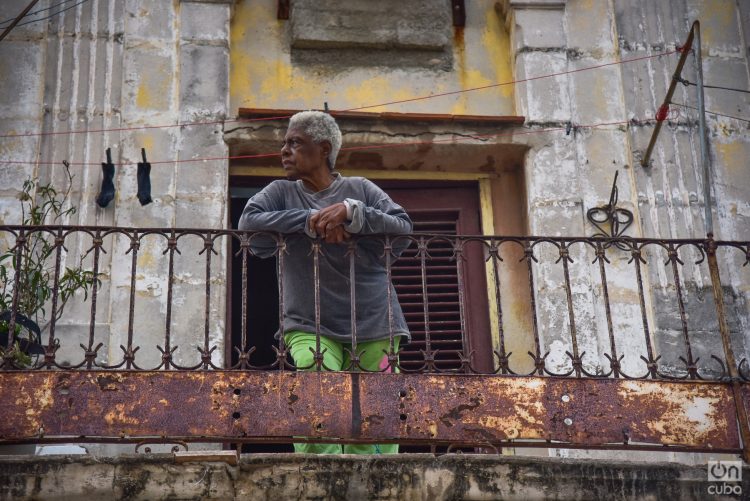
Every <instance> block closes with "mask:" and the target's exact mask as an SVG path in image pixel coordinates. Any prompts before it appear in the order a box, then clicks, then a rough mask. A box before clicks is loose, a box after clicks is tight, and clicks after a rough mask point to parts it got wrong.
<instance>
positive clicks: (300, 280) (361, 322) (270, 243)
mask: <svg viewBox="0 0 750 501" xmlns="http://www.w3.org/2000/svg"><path fill="white" fill-rule="evenodd" d="M335 176H336V179H335V180H334V181H333V183H332V184H331V185H330V186H329V187H328V188H326V189H325V190H322V191H320V192H317V193H314V192H312V191H311V190H308V189H307V188H306V187H305V186H304V184H303V182H302V181H286V180H280V181H274V182H272V183H271V184H269V185H268V186H266V187H265V188H264V189H263V190H262V191H260V192H259V193H258V194H256V195H255V196H253V197H252V198H251V199H250V200H248V202H247V205H246V206H245V210H244V211H243V212H242V217H241V218H240V222H239V229H240V230H252V231H268V232H278V233H285V234H288V235H287V237H286V238H287V240H286V242H287V245H286V252H287V253H285V254H284V256H283V259H284V261H283V264H284V276H283V282H282V283H283V287H284V296H283V299H284V323H283V326H281V327H280V329H279V332H278V333H277V336H278V335H279V334H280V333H281V332H284V333H286V332H289V331H293V330H300V331H305V332H312V333H314V332H315V296H314V282H313V280H314V275H313V273H314V271H313V253H312V245H311V243H312V241H311V240H310V239H309V238H307V237H306V236H305V235H307V236H315V235H312V234H311V232H310V230H309V229H308V225H307V223H308V220H309V218H310V216H311V215H312V214H314V213H315V212H316V211H318V210H320V209H323V208H325V207H328V206H330V205H333V204H335V203H338V202H343V201H344V200H348V201H349V203H350V204H351V206H352V218H351V221H350V222H349V223H348V224H346V225H345V229H346V231H348V232H349V233H351V234H358V235H382V234H390V235H407V234H409V233H411V231H412V222H411V219H410V218H409V216H408V215H407V214H406V211H405V210H404V209H403V208H402V207H401V206H399V205H398V204H396V203H395V202H393V200H391V198H390V197H389V196H388V195H387V194H386V193H385V192H383V190H381V189H380V188H378V187H377V186H376V185H375V184H374V183H372V182H371V181H368V180H367V179H365V178H362V177H342V176H340V175H339V174H335ZM408 244H409V242H408V239H404V238H402V239H396V240H395V241H394V245H393V253H394V254H395V255H399V254H400V253H401V252H402V251H403V250H404V249H405V248H406V247H407V246H408ZM251 249H252V250H253V252H254V253H256V254H257V255H259V256H261V257H268V256H271V255H274V254H275V253H276V242H275V241H274V240H273V238H271V237H269V236H264V235H256V236H254V237H253V239H252V240H251ZM347 250H348V245H347V244H346V243H344V244H323V245H322V251H321V253H320V257H319V277H320V333H321V334H322V335H324V336H328V337H330V338H332V339H335V340H337V341H341V342H349V341H351V315H350V311H351V310H350V281H349V256H348V255H347ZM389 288H390V290H391V307H392V313H393V325H392V328H393V334H394V336H405V337H406V339H410V337H411V336H410V334H409V329H408V327H407V325H406V320H405V319H404V314H403V312H402V311H401V306H400V305H399V303H398V298H397V297H396V291H395V289H394V287H393V284H392V283H389V282H388V277H387V275H386V269H385V258H384V255H383V238H382V237H372V238H361V239H360V240H358V242H357V258H356V260H355V295H356V306H357V341H358V342H360V341H374V340H379V339H387V338H388V337H389V335H390V332H391V331H390V328H389V320H388V299H387V298H388V289H389ZM402 344H403V341H402Z"/></svg>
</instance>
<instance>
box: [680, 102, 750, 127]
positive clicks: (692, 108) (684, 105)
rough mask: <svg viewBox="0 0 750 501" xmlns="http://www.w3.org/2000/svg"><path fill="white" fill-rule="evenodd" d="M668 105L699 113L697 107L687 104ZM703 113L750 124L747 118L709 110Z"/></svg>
mask: <svg viewBox="0 0 750 501" xmlns="http://www.w3.org/2000/svg"><path fill="white" fill-rule="evenodd" d="M670 104H673V105H675V106H681V107H683V108H690V109H691V110H696V111H700V109H698V108H697V107H695V106H690V105H689V104H685V103H675V102H671V103H670ZM705 112H706V113H709V114H711V115H718V116H720V117H726V118H732V119H734V120H739V121H740V122H747V123H750V119H748V118H742V117H736V116H734V115H726V114H724V113H719V112H718V111H711V110H705Z"/></svg>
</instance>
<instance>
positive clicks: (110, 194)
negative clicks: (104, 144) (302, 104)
mask: <svg viewBox="0 0 750 501" xmlns="http://www.w3.org/2000/svg"><path fill="white" fill-rule="evenodd" d="M113 198H115V164H113V163H112V150H111V149H110V148H107V161H106V162H102V187H101V190H100V191H99V194H98V195H97V196H96V204H97V205H98V206H99V207H101V208H102V209H104V208H105V207H107V206H108V205H109V203H110V202H111V201H112V199H113Z"/></svg>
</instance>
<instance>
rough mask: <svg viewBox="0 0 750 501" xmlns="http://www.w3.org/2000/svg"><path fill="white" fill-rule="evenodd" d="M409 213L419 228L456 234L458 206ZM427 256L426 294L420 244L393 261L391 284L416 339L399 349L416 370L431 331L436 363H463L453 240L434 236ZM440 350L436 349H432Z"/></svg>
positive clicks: (446, 366)
mask: <svg viewBox="0 0 750 501" xmlns="http://www.w3.org/2000/svg"><path fill="white" fill-rule="evenodd" d="M409 214H410V216H411V218H412V220H413V222H414V231H415V232H425V233H440V234H446V235H455V234H456V233H457V227H458V216H459V213H458V211H445V210H443V211H440V210H416V211H411V212H410V213H409ZM427 253H428V257H427V259H426V261H425V271H426V295H425V294H424V288H423V283H422V270H421V259H420V256H419V251H418V249H417V246H416V245H412V246H411V247H410V248H408V249H407V250H406V251H404V253H403V254H402V255H401V257H400V258H399V259H398V260H397V261H396V262H395V263H394V264H393V274H392V276H393V284H394V286H395V287H396V292H397V294H398V298H399V301H400V303H401V308H402V309H403V311H404V315H405V317H406V321H407V323H408V325H409V330H410V331H411V334H412V342H411V343H410V344H409V345H406V346H404V347H403V349H402V350H401V357H400V360H401V366H402V367H403V368H404V369H405V370H416V369H419V368H420V367H422V366H423V365H424V355H423V354H422V352H421V351H420V350H427V335H428V333H429V339H430V349H431V350H432V352H433V355H434V356H435V361H436V363H435V365H436V367H437V368H438V369H441V370H446V369H456V368H459V367H460V360H459V357H458V354H459V353H461V351H462V350H463V348H464V347H463V343H462V337H461V317H460V304H459V295H458V273H457V268H456V266H457V265H456V261H455V259H453V249H452V245H451V243H450V242H449V241H447V240H444V239H435V240H433V241H431V242H429V244H428V247H427ZM425 297H426V299H427V306H428V308H427V311H428V315H427V318H428V323H427V324H425V311H424V299H425ZM436 351H437V353H436V354H435V353H434V352H436Z"/></svg>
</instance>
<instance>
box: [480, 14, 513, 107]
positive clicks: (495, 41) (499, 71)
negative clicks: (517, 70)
mask: <svg viewBox="0 0 750 501" xmlns="http://www.w3.org/2000/svg"><path fill="white" fill-rule="evenodd" d="M486 16H487V25H486V26H485V27H484V29H483V30H482V46H483V47H484V50H485V51H487V58H488V59H489V61H491V63H492V65H493V66H494V68H495V75H494V76H495V80H496V81H497V82H509V81H511V80H512V79H513V72H512V70H511V63H510V34H509V33H508V30H507V29H506V28H505V23H504V22H502V21H501V20H500V17H498V15H497V12H496V11H495V6H494V4H493V5H492V6H491V7H490V8H489V9H487V13H486ZM498 91H499V92H500V94H501V95H502V96H503V97H505V98H507V99H513V86H512V85H503V86H501V87H498Z"/></svg>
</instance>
